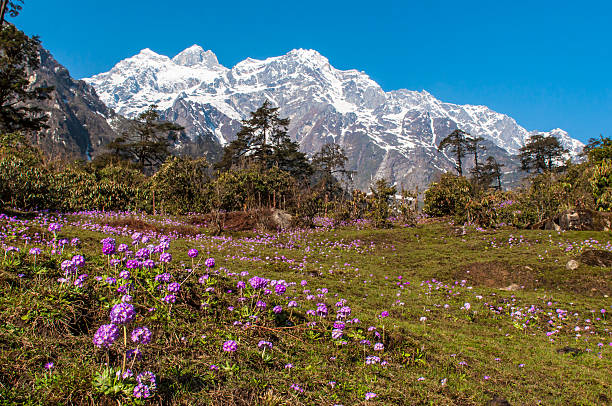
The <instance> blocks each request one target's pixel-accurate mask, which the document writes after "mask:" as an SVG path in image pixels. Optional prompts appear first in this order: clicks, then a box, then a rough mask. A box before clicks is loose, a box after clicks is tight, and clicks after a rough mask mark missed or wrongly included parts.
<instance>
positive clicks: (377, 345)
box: [374, 343, 385, 351]
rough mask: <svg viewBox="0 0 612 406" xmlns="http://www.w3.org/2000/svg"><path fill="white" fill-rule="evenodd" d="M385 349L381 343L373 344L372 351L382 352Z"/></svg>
mask: <svg viewBox="0 0 612 406" xmlns="http://www.w3.org/2000/svg"><path fill="white" fill-rule="evenodd" d="M384 349H385V345H384V344H383V343H376V344H374V351H383V350H384Z"/></svg>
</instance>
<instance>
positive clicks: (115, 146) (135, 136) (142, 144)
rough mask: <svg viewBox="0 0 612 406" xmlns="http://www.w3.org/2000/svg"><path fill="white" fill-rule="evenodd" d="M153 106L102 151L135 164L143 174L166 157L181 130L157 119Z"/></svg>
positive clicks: (177, 126) (151, 169)
mask: <svg viewBox="0 0 612 406" xmlns="http://www.w3.org/2000/svg"><path fill="white" fill-rule="evenodd" d="M156 108H157V106H156V105H151V106H149V108H148V109H147V110H146V111H144V112H142V113H140V114H139V115H138V117H137V118H136V119H135V120H133V121H132V122H131V123H130V126H129V129H128V130H127V131H125V132H124V133H123V134H122V135H121V136H120V137H118V138H116V139H115V140H113V141H112V142H111V143H109V144H108V145H107V146H106V148H107V149H108V150H110V151H111V152H112V153H114V154H115V155H116V156H118V157H121V158H123V159H127V160H129V161H132V162H134V163H136V164H137V165H138V166H139V167H140V169H141V170H142V171H143V172H148V173H151V172H153V171H154V170H155V169H156V168H157V167H159V166H160V165H161V164H162V163H163V162H164V161H165V160H166V158H167V157H168V156H169V155H170V145H171V142H172V141H174V140H176V132H177V131H181V130H182V129H183V127H181V126H179V125H176V124H174V123H169V122H165V121H160V120H159V113H158V112H157V111H156V110H155V109H156Z"/></svg>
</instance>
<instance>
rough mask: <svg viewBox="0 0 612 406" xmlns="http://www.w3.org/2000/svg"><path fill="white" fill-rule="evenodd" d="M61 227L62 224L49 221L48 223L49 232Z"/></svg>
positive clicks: (58, 229)
mask: <svg viewBox="0 0 612 406" xmlns="http://www.w3.org/2000/svg"><path fill="white" fill-rule="evenodd" d="M61 229H62V225H61V224H58V223H50V224H49V229H48V230H49V232H51V233H55V232H56V231H60V230H61Z"/></svg>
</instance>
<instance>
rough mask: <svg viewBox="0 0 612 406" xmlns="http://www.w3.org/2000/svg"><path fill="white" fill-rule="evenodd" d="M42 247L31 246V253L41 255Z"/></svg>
mask: <svg viewBox="0 0 612 406" xmlns="http://www.w3.org/2000/svg"><path fill="white" fill-rule="evenodd" d="M41 252H42V251H41V249H40V248H38V247H34V248H30V255H40V253H41Z"/></svg>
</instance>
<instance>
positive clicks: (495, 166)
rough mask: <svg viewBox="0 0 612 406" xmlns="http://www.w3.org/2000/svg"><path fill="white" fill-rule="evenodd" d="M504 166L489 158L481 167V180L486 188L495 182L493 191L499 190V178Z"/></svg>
mask: <svg viewBox="0 0 612 406" xmlns="http://www.w3.org/2000/svg"><path fill="white" fill-rule="evenodd" d="M503 167H504V165H503V164H500V163H498V162H497V160H496V159H495V158H494V157H492V156H489V157H488V158H487V160H486V161H485V163H484V165H483V170H482V173H483V178H484V182H486V185H487V187H488V186H490V185H491V182H493V181H497V184H496V185H495V186H494V188H495V189H497V190H501V177H502V171H501V168H503Z"/></svg>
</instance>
